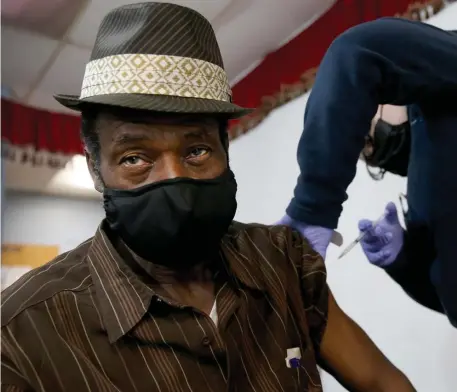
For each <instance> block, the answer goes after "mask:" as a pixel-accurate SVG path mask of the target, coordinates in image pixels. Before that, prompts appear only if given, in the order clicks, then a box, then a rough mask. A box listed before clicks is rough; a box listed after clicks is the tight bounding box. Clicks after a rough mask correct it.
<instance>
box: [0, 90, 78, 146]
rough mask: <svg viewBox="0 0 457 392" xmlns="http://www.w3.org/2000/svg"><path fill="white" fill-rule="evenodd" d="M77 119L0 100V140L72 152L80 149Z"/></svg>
mask: <svg viewBox="0 0 457 392" xmlns="http://www.w3.org/2000/svg"><path fill="white" fill-rule="evenodd" d="M79 129H80V119H79V117H78V116H71V115H68V114H62V113H53V112H49V111H46V110H42V109H35V108H32V107H29V106H24V105H21V104H19V103H16V102H12V101H9V100H6V99H2V140H6V141H8V142H9V143H11V144H13V145H17V146H34V147H35V149H36V150H38V151H40V150H46V151H49V152H56V153H57V152H58V153H62V154H65V155H76V154H81V153H82V152H83V149H82V144H81V140H80V138H79Z"/></svg>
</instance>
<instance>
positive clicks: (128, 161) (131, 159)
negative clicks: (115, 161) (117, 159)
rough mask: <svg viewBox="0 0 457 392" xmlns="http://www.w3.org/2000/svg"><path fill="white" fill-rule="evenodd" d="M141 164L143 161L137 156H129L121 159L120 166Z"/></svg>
mask: <svg viewBox="0 0 457 392" xmlns="http://www.w3.org/2000/svg"><path fill="white" fill-rule="evenodd" d="M142 162H143V159H141V158H140V157H139V156H137V155H130V156H128V157H125V158H123V159H122V164H124V165H127V166H135V165H138V164H141V163H142Z"/></svg>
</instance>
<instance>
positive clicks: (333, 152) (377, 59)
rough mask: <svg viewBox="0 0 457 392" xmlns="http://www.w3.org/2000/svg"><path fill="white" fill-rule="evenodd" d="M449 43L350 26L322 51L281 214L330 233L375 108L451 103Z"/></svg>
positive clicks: (382, 22)
mask: <svg viewBox="0 0 457 392" xmlns="http://www.w3.org/2000/svg"><path fill="white" fill-rule="evenodd" d="M455 64H457V35H456V34H455V33H450V32H447V31H443V30H441V29H438V28H436V27H433V26H430V25H427V24H424V23H421V22H412V21H408V20H403V19H398V18H382V19H378V20H376V21H373V22H368V23H364V24H361V25H358V26H355V27H353V28H351V29H349V30H347V31H346V32H345V33H343V34H342V35H340V36H339V37H338V38H337V39H336V40H335V41H334V42H333V43H332V45H331V46H330V47H329V49H328V50H327V53H326V54H325V56H324V58H323V60H322V62H321V64H320V66H319V71H318V74H317V77H316V81H315V83H314V86H313V89H312V91H311V94H310V97H309V99H308V103H307V106H306V112H305V119H304V129H303V134H302V136H301V139H300V142H299V145H298V154H297V155H298V163H299V166H300V176H299V178H298V180H297V185H296V187H295V191H294V198H293V199H292V201H291V203H290V205H289V206H288V208H287V214H288V215H289V216H290V217H291V218H292V219H294V220H297V221H300V222H305V223H307V224H310V225H316V226H321V227H326V228H330V229H334V228H336V226H337V223H338V219H339V216H340V214H341V211H342V203H343V202H344V201H345V200H346V198H347V195H346V189H347V187H348V186H349V184H350V183H351V181H352V180H353V178H354V176H355V173H356V164H357V160H358V157H359V155H360V152H361V150H362V148H363V146H364V139H365V136H366V135H367V133H368V131H369V129H370V124H371V120H372V118H373V116H374V115H375V113H376V110H377V107H378V105H379V104H386V103H391V104H394V105H406V104H410V103H426V102H429V103H438V102H440V99H441V101H443V100H445V99H448V100H449V102H455V101H456V99H457V73H456V72H455Z"/></svg>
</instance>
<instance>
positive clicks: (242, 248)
mask: <svg viewBox="0 0 457 392" xmlns="http://www.w3.org/2000/svg"><path fill="white" fill-rule="evenodd" d="M221 252H222V255H223V256H224V257H223V259H224V261H223V263H222V264H223V270H224V271H225V272H224V273H223V274H219V275H220V276H222V277H223V282H222V284H221V286H220V287H221V288H220V290H219V291H218V294H217V297H216V304H217V311H218V317H219V321H218V325H217V326H216V325H215V324H214V323H213V321H212V320H211V319H210V318H209V316H208V315H205V314H202V313H200V312H198V311H195V310H193V309H190V308H188V307H182V306H178V305H176V306H175V305H174V304H171V303H170V302H169V301H168V300H167V299H166V298H164V297H162V296H161V295H159V294H158V293H157V292H156V290H154V288H153V286H151V285H149V284H147V282H145V281H144V279H143V278H142V277H141V274H140V273H138V272H137V270H136V268H135V267H134V266H132V264H131V263H130V262H127V261H126V257H121V255H120V254H119V253H118V252H117V251H116V250H115V248H114V246H113V245H112V243H111V242H110V240H109V238H108V235H107V234H106V232H105V231H104V229H103V224H102V225H101V226H100V228H99V229H98V231H97V233H96V235H95V237H93V238H92V239H90V240H88V241H86V242H85V243H83V244H81V245H80V246H78V247H77V248H76V249H74V250H72V251H71V252H68V253H65V254H63V255H61V256H59V257H58V258H56V259H55V260H53V261H51V262H50V263H48V264H46V265H44V266H43V267H41V268H38V269H35V270H33V271H31V272H30V273H28V274H26V275H25V276H23V277H22V278H20V279H19V280H18V281H17V282H16V283H15V284H13V285H12V286H10V287H8V288H7V289H6V290H5V291H4V292H3V293H2V320H1V321H2V339H1V347H2V377H1V384H2V391H9V392H13V391H14V392H16V391H18V392H19V391H23V392H24V391H46V392H60V391H66V392H84V391H93V392H108V391H109V392H114V391H122V392H124V391H125V392H130V391H133V392H146V391H148V392H153V391H163V392H179V391H183V392H187V391H194V392H206V391H211V392H221V391H225V390H227V391H239V392H244V391H256V392H273V391H275V392H276V391H277V392H288V391H300V392H302V391H309V392H311V391H312V392H318V391H321V390H322V387H321V383H320V378H319V373H318V370H317V367H316V359H315V358H316V351H317V350H318V348H319V344H320V340H321V337H322V334H323V331H324V329H325V325H326V318H327V300H328V288H327V285H326V272H325V268H324V264H323V261H322V259H321V258H320V257H319V256H317V255H316V253H315V252H313V251H312V250H311V249H310V247H309V245H308V244H307V243H306V242H305V241H304V240H303V239H301V237H300V236H299V235H298V234H295V233H294V232H292V231H291V230H289V229H288V228H286V227H280V226H277V227H267V226H261V225H244V224H239V223H234V224H233V225H232V227H231V228H230V230H229V233H228V235H227V236H225V237H224V239H223V240H222V245H221ZM296 347H297V348H300V350H301V355H302V359H301V363H300V366H299V367H298V368H288V367H287V366H286V361H285V358H286V352H287V349H289V348H296Z"/></svg>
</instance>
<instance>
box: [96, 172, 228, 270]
mask: <svg viewBox="0 0 457 392" xmlns="http://www.w3.org/2000/svg"><path fill="white" fill-rule="evenodd" d="M236 191H237V184H236V181H235V176H234V174H233V173H232V171H231V170H227V171H226V172H224V173H223V174H222V175H221V176H220V177H217V178H215V179H211V180H194V179H191V178H174V179H170V180H165V181H160V182H157V183H154V184H149V185H145V186H142V187H140V188H136V189H132V190H113V189H107V190H105V192H104V207H105V211H106V218H107V222H108V223H109V226H110V228H111V229H112V230H113V231H114V232H115V233H117V234H118V235H119V236H120V237H121V238H122V240H123V241H124V242H125V243H126V245H127V246H128V247H129V248H130V249H131V250H132V251H133V252H135V253H136V254H137V255H138V256H140V257H142V258H144V259H146V260H148V261H151V262H154V263H158V264H162V265H166V266H169V267H175V268H185V267H189V266H191V265H193V264H196V263H198V262H201V261H205V259H207V258H210V257H212V256H213V255H214V254H217V252H218V249H219V242H220V240H221V238H222V236H223V235H224V234H225V233H226V232H227V229H228V227H229V225H230V224H231V222H232V220H233V217H234V216H235V212H236V207H237V203H236Z"/></svg>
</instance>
